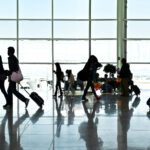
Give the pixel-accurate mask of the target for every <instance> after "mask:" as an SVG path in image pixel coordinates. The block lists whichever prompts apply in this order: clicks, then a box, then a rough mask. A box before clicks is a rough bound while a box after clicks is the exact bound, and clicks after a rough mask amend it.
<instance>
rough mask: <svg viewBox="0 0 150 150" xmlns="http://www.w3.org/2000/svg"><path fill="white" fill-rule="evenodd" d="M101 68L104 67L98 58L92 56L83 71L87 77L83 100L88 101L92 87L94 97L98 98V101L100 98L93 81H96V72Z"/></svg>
mask: <svg viewBox="0 0 150 150" xmlns="http://www.w3.org/2000/svg"><path fill="white" fill-rule="evenodd" d="M100 67H102V65H101V64H100V63H99V62H98V60H97V58H96V56H94V55H91V56H90V57H89V59H88V61H87V63H86V64H85V67H84V68H83V70H84V71H85V74H84V75H85V76H86V77H87V85H86V88H85V90H84V93H83V96H82V99H83V100H87V98H86V94H87V91H88V89H89V87H91V89H92V92H93V94H94V96H95V97H96V99H97V100H98V99H99V98H100V97H99V96H97V94H96V91H95V89H94V84H93V81H96V71H97V70H98V68H100Z"/></svg>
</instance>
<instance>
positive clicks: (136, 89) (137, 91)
mask: <svg viewBox="0 0 150 150" xmlns="http://www.w3.org/2000/svg"><path fill="white" fill-rule="evenodd" d="M131 89H132V91H133V92H134V93H135V95H136V96H138V95H139V94H140V93H141V91H140V89H139V87H138V86H137V85H132V86H131Z"/></svg>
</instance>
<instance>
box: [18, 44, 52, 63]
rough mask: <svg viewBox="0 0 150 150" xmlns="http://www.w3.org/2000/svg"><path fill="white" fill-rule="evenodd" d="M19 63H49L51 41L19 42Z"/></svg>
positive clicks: (50, 59)
mask: <svg viewBox="0 0 150 150" xmlns="http://www.w3.org/2000/svg"><path fill="white" fill-rule="evenodd" d="M19 50H20V51H19V60H20V62H51V61H52V58H51V57H52V56H51V41H20V42H19Z"/></svg>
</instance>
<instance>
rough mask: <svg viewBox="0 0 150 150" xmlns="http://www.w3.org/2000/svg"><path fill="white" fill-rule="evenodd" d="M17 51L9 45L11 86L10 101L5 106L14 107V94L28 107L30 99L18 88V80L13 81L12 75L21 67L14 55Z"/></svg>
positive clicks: (9, 90) (9, 91)
mask: <svg viewBox="0 0 150 150" xmlns="http://www.w3.org/2000/svg"><path fill="white" fill-rule="evenodd" d="M14 53H15V49H14V48H13V47H8V56H9V57H8V66H9V71H8V75H9V87H8V103H7V105H6V106H5V108H7V107H12V105H13V94H14V95H15V96H16V97H17V98H18V99H20V100H21V101H22V102H24V103H25V105H26V107H27V106H28V103H29V99H28V98H26V97H24V96H23V95H22V94H21V93H19V92H18V91H17V90H16V82H14V81H12V80H11V78H10V76H11V74H12V73H13V72H17V71H19V69H20V67H19V61H18V59H17V58H16V56H15V55H14Z"/></svg>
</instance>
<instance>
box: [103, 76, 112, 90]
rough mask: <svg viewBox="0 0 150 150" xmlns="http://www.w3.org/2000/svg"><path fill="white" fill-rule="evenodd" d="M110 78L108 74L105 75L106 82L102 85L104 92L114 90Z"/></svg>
mask: <svg viewBox="0 0 150 150" xmlns="http://www.w3.org/2000/svg"><path fill="white" fill-rule="evenodd" d="M109 81H110V80H109V79H108V75H107V74H105V75H104V84H103V86H102V90H103V92H111V91H112V87H111V85H110V84H109Z"/></svg>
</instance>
